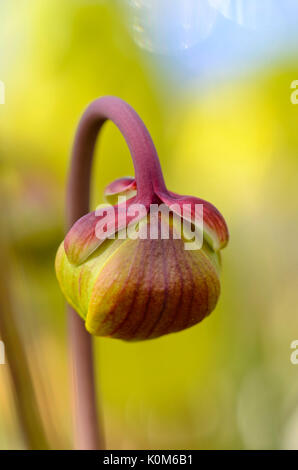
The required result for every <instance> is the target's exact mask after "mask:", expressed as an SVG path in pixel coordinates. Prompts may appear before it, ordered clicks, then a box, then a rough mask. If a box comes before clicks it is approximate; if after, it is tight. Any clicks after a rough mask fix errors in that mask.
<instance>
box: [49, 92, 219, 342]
mask: <svg viewBox="0 0 298 470" xmlns="http://www.w3.org/2000/svg"><path fill="white" fill-rule="evenodd" d="M94 103H96V102H94ZM97 103H100V104H99V105H98V106H100V111H101V113H102V114H103V112H105V113H106V115H107V118H109V119H112V120H113V121H114V122H115V123H116V125H117V126H118V127H119V128H120V130H122V132H123V134H124V136H125V138H126V140H127V142H128V145H129V147H130V150H131V153H132V157H133V160H134V166H135V174H136V178H132V177H125V178H120V179H117V180H116V181H114V182H113V183H111V184H110V185H108V186H107V187H106V190H105V196H106V198H107V200H108V201H112V202H114V201H115V198H116V197H117V196H118V197H119V203H118V204H116V205H109V204H105V205H102V206H99V208H98V209H97V210H96V211H94V212H91V213H88V214H86V215H85V216H83V217H81V218H80V219H79V220H77V222H75V224H74V225H73V226H72V228H71V229H70V231H69V232H68V234H67V235H66V238H65V240H64V242H62V243H61V245H60V247H59V249H58V253H57V256H56V273H57V278H58V281H59V283H60V287H61V290H62V292H63V293H64V295H65V297H66V299H67V301H68V303H69V304H70V305H71V306H72V307H73V308H74V309H75V310H76V311H77V312H78V314H79V315H80V316H81V317H82V318H83V319H84V321H85V326H86V329H87V330H88V331H89V332H90V333H91V334H93V335H98V336H108V337H113V338H120V339H123V340H128V341H134V340H144V339H150V338H156V337H159V336H162V335H165V334H168V333H172V332H176V331H180V330H183V329H185V328H188V327H190V326H193V325H195V324H196V323H198V322H200V321H201V320H203V318H205V317H206V316H207V315H209V313H211V312H212V310H213V309H214V308H215V306H216V303H217V300H218V297H219V292H220V280H219V271H220V250H221V249H222V248H224V247H225V245H226V244H227V242H228V229H227V225H226V223H225V221H224V219H223V217H222V215H221V214H220V213H219V211H218V210H217V209H216V208H215V207H214V206H213V205H212V204H210V203H209V202H206V201H204V200H203V199H199V198H196V197H192V196H181V195H179V194H176V193H173V192H171V191H169V190H168V189H167V188H166V186H165V183H164V179H163V176H162V173H161V168H160V165H159V160H158V157H157V154H156V151H155V148H154V145H153V143H152V140H151V138H150V136H149V134H148V131H147V130H146V128H145V126H144V124H143V123H142V121H141V120H140V118H139V117H138V115H137V114H136V113H135V112H134V111H133V110H132V108H130V107H129V106H128V105H127V104H126V103H125V102H123V101H122V100H119V99H118V98H114V97H106V98H102V99H100V100H98V101H97ZM91 106H92V105H91ZM97 109H98V108H97ZM117 113H118V114H117ZM119 116H120V117H119ZM121 120H122V121H121ZM192 240H194V241H192Z"/></svg>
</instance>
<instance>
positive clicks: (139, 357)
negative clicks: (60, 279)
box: [0, 0, 298, 449]
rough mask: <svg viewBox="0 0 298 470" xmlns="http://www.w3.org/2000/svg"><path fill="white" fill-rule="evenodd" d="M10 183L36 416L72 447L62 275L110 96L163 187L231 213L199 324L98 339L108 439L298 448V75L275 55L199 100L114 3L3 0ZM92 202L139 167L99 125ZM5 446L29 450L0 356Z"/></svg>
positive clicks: (1, 116) (5, 174)
mask: <svg viewBox="0 0 298 470" xmlns="http://www.w3.org/2000/svg"><path fill="white" fill-rule="evenodd" d="M0 12H1V17H0V57H1V59H0V60H1V62H0V79H1V80H3V81H4V82H5V84H6V104H5V105H3V106H0V172H1V173H0V179H1V181H0V182H1V186H2V188H4V191H5V193H6V198H7V201H8V202H7V204H6V208H5V210H6V212H5V214H4V216H5V217H6V218H7V220H8V221H9V224H10V227H11V231H12V235H11V245H12V247H13V250H14V253H15V262H14V270H13V272H14V277H13V286H12V287H13V289H14V296H15V299H16V305H17V308H18V316H19V321H20V324H21V325H22V328H23V334H24V338H25V342H26V347H27V350H28V354H29V360H30V363H31V369H32V374H33V379H34V380H35V383H36V388H37V393H38V399H39V401H40V402H41V403H42V404H43V405H44V406H43V409H44V413H43V420H44V422H45V424H46V430H47V434H48V438H49V439H50V441H51V443H52V445H53V446H54V447H62V448H63V447H64V446H69V442H70V439H71V435H70V433H71V431H70V404H69V380H68V379H69V365H68V356H67V354H68V353H67V336H66V318H65V311H64V301H63V298H62V295H61V293H60V290H59V288H58V285H57V282H56V279H55V273H54V257H55V252H56V249H57V247H58V245H59V243H60V241H61V240H62V239H63V233H64V220H63V213H64V193H65V180H66V174H67V169H68V164H69V151H70V147H71V142H72V138H73V134H74V131H75V127H76V124H77V121H78V118H79V116H80V114H81V113H82V111H83V109H84V108H85V107H86V105H87V104H88V102H90V101H91V100H93V99H94V98H96V97H98V96H101V95H106V94H114V95H117V96H120V97H121V98H123V99H125V100H126V101H128V102H129V103H130V104H131V105H132V106H133V107H134V108H135V109H136V110H137V112H138V113H139V114H140V115H141V117H142V118H143V120H144V122H145V123H146V125H147V126H148V129H149V130H150V132H151V135H152V137H153V140H154V142H155V144H156V147H157V149H158V152H159V155H160V159H161V164H162V167H163V170H164V175H165V178H166V181H167V184H168V186H169V188H171V189H172V190H173V191H177V192H181V193H182V194H187V193H188V194H193V195H197V196H200V197H204V198H206V199H207V200H210V201H211V202H213V203H214V204H215V205H216V206H217V207H218V208H219V209H220V210H221V211H222V213H223V214H224V216H225V217H226V220H227V222H228V225H229V228H230V232H231V241H230V245H229V247H228V248H227V249H226V250H225V251H224V253H223V274H222V295H221V298H220V301H219V305H218V307H217V309H216V311H215V312H214V313H213V314H212V315H211V316H210V317H209V318H208V319H206V320H205V321H204V322H203V323H202V324H201V325H199V326H196V327H194V328H192V329H190V330H188V331H185V332H182V333H179V334H175V335H170V336H168V337H163V338H161V339H158V340H153V341H148V342H143V343H136V344H127V343H124V342H121V341H117V340H111V339H97V340H96V347H97V355H98V361H97V367H98V371H97V372H98V373H97V378H98V385H99V390H100V394H101V395H102V398H103V408H104V420H105V426H106V432H107V444H108V447H109V448H123V449H124V448H155V449H158V448H177V449H178V448H180V449H181V448H189V449H195V448H206V449H216V448H289V447H297V442H298V383H297V370H296V369H295V366H293V365H292V364H291V362H290V343H291V341H292V340H294V339H297V337H298V315H297V313H298V312H297V305H298V293H297V281H298V277H297V265H298V250H297V244H296V238H297V235H296V234H297V229H298V222H297V217H296V215H297V199H298V186H297V182H296V180H297V171H298V159H297V148H298V135H297V116H298V107H297V106H296V107H295V106H294V105H292V104H291V102H290V93H291V90H290V84H291V82H292V81H293V80H294V79H297V76H298V68H297V65H296V62H295V61H294V60H293V61H292V60H291V59H287V60H285V59H284V60H283V58H280V59H279V60H277V61H276V63H274V64H272V66H271V67H270V68H268V67H267V68H265V69H263V70H260V69H259V70H257V71H252V72H251V74H250V75H247V76H245V77H242V78H241V79H240V78H239V77H238V78H237V79H236V78H235V80H234V81H233V80H231V81H230V82H229V83H226V82H223V83H218V86H217V88H216V89H212V90H208V88H207V90H206V89H205V91H204V95H202V93H200V91H199V88H198V84H197V83H195V82H194V83H192V84H190V85H189V86H187V87H185V88H183V87H181V88H180V89H179V90H177V91H176V92H175V88H174V87H171V86H170V85H171V83H170V77H168V81H169V87H167V86H166V83H167V80H166V79H165V77H164V76H159V70H158V68H157V66H156V65H154V62H153V61H152V60H151V59H150V56H149V54H147V53H145V52H144V51H142V50H141V49H139V48H138V47H137V46H136V45H135V44H134V42H133V40H132V39H131V35H130V32H129V30H128V27H127V23H126V21H125V15H124V13H123V9H122V8H121V5H120V3H119V2H116V1H109V2H108V1H83V0H82V1H81V0H72V1H70V0H59V1H58V0H32V1H30V2H28V1H25V0H20V1H16V0H10V1H2V2H1V6H0ZM98 147H99V149H98V151H97V153H98V154H100V155H97V158H96V163H95V168H94V204H95V203H98V202H101V197H102V196H101V195H102V189H103V187H104V186H105V184H107V183H108V182H109V181H111V180H112V179H114V178H116V177H119V176H123V175H126V174H128V175H129V174H132V173H133V167H132V163H131V161H130V158H129V152H128V149H127V148H126V146H125V144H124V141H123V138H122V137H121V136H120V135H119V132H118V131H117V130H116V129H115V128H114V127H113V126H112V125H107V126H106V129H105V130H104V133H103V135H102V138H101V139H100V142H99V146H98ZM0 415H1V419H0V448H22V447H23V445H24V444H23V442H22V439H21V436H20V434H19V431H18V427H17V422H16V417H15V411H14V408H13V402H12V399H11V389H10V386H9V382H8V380H7V366H6V365H5V366H3V365H2V366H0Z"/></svg>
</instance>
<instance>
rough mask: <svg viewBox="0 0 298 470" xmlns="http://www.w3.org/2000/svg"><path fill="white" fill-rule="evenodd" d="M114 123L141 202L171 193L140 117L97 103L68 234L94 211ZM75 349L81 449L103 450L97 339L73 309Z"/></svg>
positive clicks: (81, 147) (84, 134) (71, 195)
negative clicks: (94, 191) (99, 143)
mask: <svg viewBox="0 0 298 470" xmlns="http://www.w3.org/2000/svg"><path fill="white" fill-rule="evenodd" d="M108 119H110V120H111V121H113V122H114V123H115V124H116V126H117V127H118V128H119V130H120V131H121V133H122V134H123V136H124V138H125V140H126V142H127V144H128V147H129V149H130V152H131V155H132V159H133V163H134V168H135V177H136V181H137V187H138V198H140V199H141V200H142V202H143V204H145V203H146V202H148V203H150V202H151V200H152V197H153V195H154V191H155V189H157V188H158V189H159V191H161V190H166V188H165V183H164V179H163V176H162V172H161V168H160V164H159V160H158V156H157V153H156V150H155V147H154V144H153V142H152V139H151V137H150V135H149V133H148V131H147V129H146V127H145V125H144V123H143V122H142V120H141V119H140V117H139V116H138V115H137V113H136V112H135V111H134V110H133V109H132V108H131V107H130V106H129V105H128V104H127V103H125V102H124V101H122V100H120V99H119V98H116V97H113V96H107V97H104V98H100V99H98V100H95V101H94V102H92V103H91V104H90V105H89V106H88V108H87V110H86V111H85V113H84V114H83V116H82V118H81V121H80V123H79V126H78V130H77V133H76V136H75V141H74V147H73V153H72V160H71V169H70V175H69V181H68V190H67V225H68V228H70V227H72V225H73V224H74V223H75V222H76V221H77V220H78V219H79V218H80V217H82V216H83V215H84V214H86V213H87V212H88V211H89V202H90V179H91V168H92V160H93V154H94V147H95V142H96V139H97V135H98V133H99V131H100V129H101V128H102V125H103V123H104V122H105V121H106V120H108ZM69 325H70V328H69V330H70V343H71V351H72V364H73V385H74V402H75V408H74V415H75V432H76V447H77V448H79V449H99V448H103V438H102V432H101V430H100V426H99V421H98V412H97V405H96V393H95V380H94V367H93V352H92V337H91V335H90V334H89V333H87V331H86V330H85V327H84V323H83V321H82V320H81V318H80V317H79V316H78V315H77V313H76V312H75V311H74V310H73V309H72V308H71V307H69Z"/></svg>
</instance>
